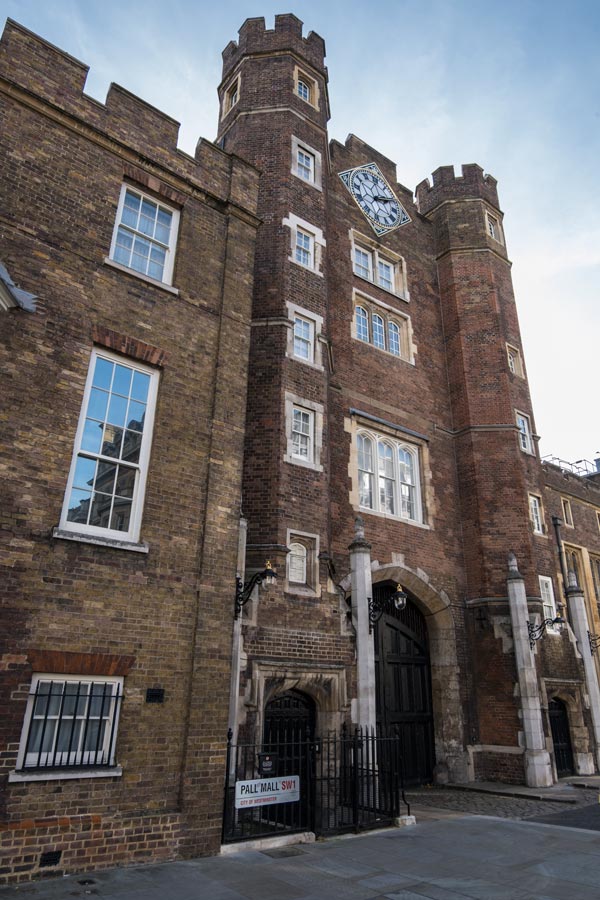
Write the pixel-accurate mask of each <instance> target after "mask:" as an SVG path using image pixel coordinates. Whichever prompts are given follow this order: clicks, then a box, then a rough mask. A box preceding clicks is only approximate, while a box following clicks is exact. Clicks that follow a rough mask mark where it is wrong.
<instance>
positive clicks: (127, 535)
mask: <svg viewBox="0 0 600 900" xmlns="http://www.w3.org/2000/svg"><path fill="white" fill-rule="evenodd" d="M99 360H107V361H108V362H110V363H111V364H115V365H117V366H123V367H125V368H128V369H131V370H132V371H133V372H136V371H138V372H140V373H142V374H143V375H147V376H149V378H150V381H149V385H148V395H147V400H146V416H145V419H144V430H143V432H142V440H141V446H140V456H139V463H138V464H137V465H136V466H135V472H136V474H135V476H134V477H135V484H134V489H133V497H132V503H131V514H130V520H129V528H128V530H127V531H119V530H117V529H112V528H104V527H101V526H98V525H89V524H86V523H82V522H73V521H69V519H68V513H69V506H70V504H69V501H70V499H71V491H72V489H73V483H74V478H75V472H76V468H77V461H78V458H79V457H80V456H82V457H85V458H88V459H94V460H97V461H100V462H106V463H108V464H118V459H117V458H116V457H110V456H106V455H103V454H102V453H101V452H100V451H98V452H92V451H88V450H84V449H83V447H82V443H83V438H84V434H85V424H86V418H87V412H88V407H89V405H90V399H91V393H92V389H93V380H94V374H95V370H96V364H97V362H98V361H99ZM158 378H159V375H158V371H157V370H156V369H152V368H150V366H146V365H144V364H143V363H139V362H138V361H137V360H132V359H130V358H129V357H124V356H119V355H117V354H114V353H110V352H109V351H108V350H104V349H103V348H100V347H94V348H93V350H92V353H91V357H90V364H89V368H88V375H87V379H86V384H85V389H84V394H83V401H82V404H81V412H80V415H79V423H78V425H77V432H76V435H75V445H74V450H73V457H72V461H71V468H70V471H69V477H68V480H67V488H66V491H65V498H64V503H63V508H62V513H61V519H60V526H59V527H60V530H61V531H64V532H65V533H73V534H81V535H83V536H89V537H96V538H99V539H100V540H113V541H118V542H119V543H127V542H131V543H137V542H138V541H139V537H140V528H141V520H142V512H143V507H144V495H145V491H146V479H147V475H148V466H149V463H150V450H151V445H152V431H153V428H154V415H155V409H156V397H157V391H158ZM93 419H94V421H98V423H99V427H101V425H102V423H101V422H100V420H97V419H96V418H95V417H93ZM103 421H104V422H106V420H103ZM114 427H115V428H118V427H120V426H117V425H115V426H114ZM101 449H102V447H101V448H100V450H101ZM130 467H131V468H133V466H130ZM107 496H108V493H107ZM111 496H115V495H114V494H113V495H111Z"/></svg>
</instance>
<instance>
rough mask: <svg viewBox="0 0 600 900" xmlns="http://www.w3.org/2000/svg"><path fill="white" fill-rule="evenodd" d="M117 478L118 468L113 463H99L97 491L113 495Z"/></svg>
mask: <svg viewBox="0 0 600 900" xmlns="http://www.w3.org/2000/svg"><path fill="white" fill-rule="evenodd" d="M116 476H117V467H116V465H113V464H112V463H105V462H99V463H98V474H97V475H96V485H95V488H96V490H97V491H102V493H103V494H112V493H113V491H114V487H115V478H116Z"/></svg>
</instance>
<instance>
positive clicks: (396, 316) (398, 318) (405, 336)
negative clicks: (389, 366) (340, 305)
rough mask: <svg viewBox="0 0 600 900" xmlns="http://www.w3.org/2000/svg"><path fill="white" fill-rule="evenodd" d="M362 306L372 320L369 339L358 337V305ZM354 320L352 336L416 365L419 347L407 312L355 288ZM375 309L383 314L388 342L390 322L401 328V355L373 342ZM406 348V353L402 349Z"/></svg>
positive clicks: (353, 293) (353, 295)
mask: <svg viewBox="0 0 600 900" xmlns="http://www.w3.org/2000/svg"><path fill="white" fill-rule="evenodd" d="M357 306H361V307H362V308H363V309H364V310H366V312H367V314H368V315H369V321H370V329H371V330H370V331H369V340H368V342H367V341H363V340H362V338H359V337H358V334H357V329H356V307H357ZM352 308H353V313H352V321H351V324H350V329H351V335H352V337H353V338H354V339H355V340H357V341H360V343H361V344H365V345H366V346H368V347H374V349H376V350H378V351H379V352H380V353H385V354H386V355H387V356H391V357H393V358H394V359H402V360H404V362H407V363H410V364H411V365H413V366H414V365H415V355H416V353H417V348H416V346H415V344H414V343H413V330H412V322H411V319H410V316H408V315H406V314H405V313H402V312H399V311H398V310H397V309H394V307H393V306H390V305H389V304H387V303H384V302H383V301H382V300H376V299H375V298H374V297H371V296H370V295H369V294H365V293H364V292H363V291H360V290H358V289H357V288H354V289H353V291H352ZM373 311H375V312H376V313H377V314H378V315H380V316H382V317H383V318H384V320H385V322H386V329H385V335H386V337H385V339H386V343H387V341H388V340H389V334H388V329H387V323H388V322H394V324H396V325H397V326H398V327H399V329H400V355H397V354H396V353H392V352H391V351H390V350H388V349H387V347H386V348H385V349H382V348H379V347H376V346H375V345H374V343H373V338H372V322H371V317H372V313H373ZM403 349H404V350H405V352H406V354H407V355H405V354H404V353H403V352H402V350H403Z"/></svg>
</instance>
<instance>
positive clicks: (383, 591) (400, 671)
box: [373, 585, 435, 784]
mask: <svg viewBox="0 0 600 900" xmlns="http://www.w3.org/2000/svg"><path fill="white" fill-rule="evenodd" d="M395 590H396V586H395V585H374V586H373V595H374V600H375V601H376V602H379V601H381V602H382V603H383V604H384V610H385V612H384V614H383V616H382V617H381V619H380V620H379V622H378V623H377V626H376V633H375V663H376V679H377V719H378V724H379V725H381V726H383V727H384V728H386V729H392V730H396V729H397V730H398V732H399V734H400V738H401V745H402V756H403V760H404V778H405V782H406V784H427V783H429V782H430V781H431V779H432V775H433V767H434V765H435V752H434V738H433V713H432V707H431V668H430V663H429V647H428V639H427V624H426V622H425V618H424V616H423V615H422V613H421V612H420V611H419V610H418V609H417V607H416V606H415V604H414V603H413V602H412V601H411V600H410V599H409V600H408V601H407V604H406V608H405V609H404V610H402V611H400V612H399V611H398V610H396V609H395V608H394V604H393V602H392V601H391V599H389V598H391V595H392V594H393V593H394V591H395Z"/></svg>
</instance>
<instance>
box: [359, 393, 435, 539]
mask: <svg viewBox="0 0 600 900" xmlns="http://www.w3.org/2000/svg"><path fill="white" fill-rule="evenodd" d="M344 430H345V431H346V432H347V433H348V434H349V435H350V457H349V461H348V475H349V477H350V483H351V488H350V494H349V501H350V505H351V506H352V508H353V509H355V510H356V511H357V512H358V513H360V515H361V516H364V515H369V516H377V517H379V518H383V519H386V520H388V521H390V522H399V523H400V522H402V523H403V524H405V525H411V526H413V527H415V528H425V529H427V530H429V529H431V527H432V523H431V511H432V510H433V509H434V508H435V500H434V495H433V485H432V472H431V465H430V460H429V446H428V441H427V438H426V437H424V436H423V435H419V434H417V433H416V432H413V431H411V430H410V429H407V428H403V427H401V426H395V425H394V424H393V423H391V422H385V421H383V420H381V419H378V418H376V417H374V416H367V415H366V414H364V413H362V414H361V413H360V411H358V410H350V417H349V418H345V419H344ZM361 432H377V433H378V434H380V435H381V436H382V437H384V438H385V437H386V436H387V437H388V438H389V439H391V440H392V441H395V442H396V443H402V444H407V445H410V446H411V447H412V448H414V449H415V450H416V451H417V453H418V457H417V461H418V476H419V477H418V479H417V482H418V484H417V486H418V488H419V505H420V515H421V519H420V521H418V520H416V519H404V518H402V517H401V516H392V515H390V514H389V513H386V512H380V511H379V510H376V509H369V508H366V507H363V506H361V505H360V500H359V485H358V447H357V440H356V438H357V435H358V434H359V433H361Z"/></svg>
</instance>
